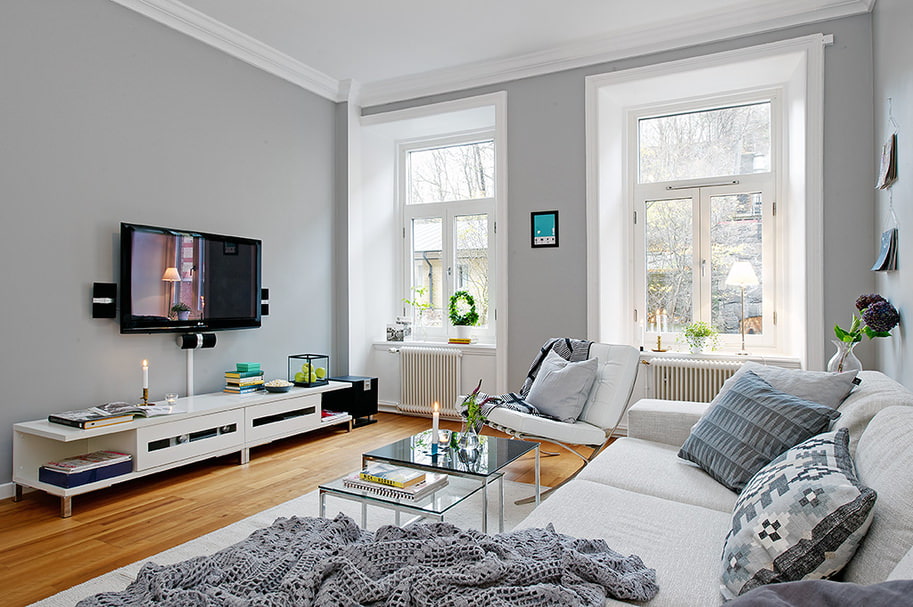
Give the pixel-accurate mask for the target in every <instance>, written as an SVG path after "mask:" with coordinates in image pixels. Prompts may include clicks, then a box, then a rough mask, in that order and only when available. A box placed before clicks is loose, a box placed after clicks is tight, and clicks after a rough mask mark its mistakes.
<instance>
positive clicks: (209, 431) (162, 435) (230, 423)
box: [136, 410, 244, 470]
mask: <svg viewBox="0 0 913 607" xmlns="http://www.w3.org/2000/svg"><path fill="white" fill-rule="evenodd" d="M243 424H244V412H243V410H232V411H222V412H221V413H212V414H209V415H201V416H199V417H193V418H189V419H183V420H176V421H174V422H173V423H163V424H156V425H155V426H151V427H147V428H138V429H137V431H136V470H145V469H147V468H154V467H156V466H162V465H166V464H171V463H173V462H176V461H181V460H185V459H191V458H197V457H200V456H204V455H206V454H208V453H215V452H217V451H222V452H224V451H226V450H231V449H232V448H237V449H238V450H239V451H240V450H241V448H242V446H243V443H244V427H243Z"/></svg>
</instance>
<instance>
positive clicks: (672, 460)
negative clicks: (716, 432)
mask: <svg viewBox="0 0 913 607" xmlns="http://www.w3.org/2000/svg"><path fill="white" fill-rule="evenodd" d="M677 453H678V447H673V446H672V445H665V444H662V443H654V442H651V441H646V440H640V439H636V438H619V439H616V440H615V442H613V443H612V444H611V445H609V446H608V447H606V448H605V450H604V451H603V452H602V453H600V454H599V455H598V456H597V457H596V459H594V460H593V461H592V462H590V464H589V465H588V466H586V467H585V468H584V469H583V470H581V471H580V474H578V475H577V478H579V479H582V480H588V481H592V482H594V483H602V484H603V485H612V486H613V487H618V488H619V489H625V490H627V491H634V492H635V493H644V494H646V495H653V496H656V497H661V498H664V499H671V500H674V501H677V502H682V503H685V504H692V505H694V506H702V507H704V508H710V509H712V510H719V511H720V512H726V513H727V514H729V513H731V512H732V508H733V506H735V500H736V498H738V494H737V493H735V492H734V491H730V490H729V489H727V488H726V487H724V486H723V485H721V484H719V483H718V482H716V481H715V480H713V479H712V478H710V476H709V475H708V474H707V473H706V472H704V471H703V470H701V469H700V468H698V467H697V466H695V465H694V464H692V463H690V462H686V461H683V460H682V459H680V458H679V457H677Z"/></svg>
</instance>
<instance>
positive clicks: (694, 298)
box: [631, 95, 778, 347]
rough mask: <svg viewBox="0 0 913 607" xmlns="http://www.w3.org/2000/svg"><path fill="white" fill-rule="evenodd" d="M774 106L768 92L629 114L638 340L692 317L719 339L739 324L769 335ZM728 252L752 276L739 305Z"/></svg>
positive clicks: (758, 335)
mask: <svg viewBox="0 0 913 607" xmlns="http://www.w3.org/2000/svg"><path fill="white" fill-rule="evenodd" d="M777 112H778V105H777V99H776V97H775V96H772V95H771V96H762V97H760V98H753V99H750V100H740V101H739V102H737V103H732V102H730V103H720V104H712V103H706V102H705V103H704V104H702V106H700V107H694V106H691V107H687V106H686V107H679V108H675V109H674V110H673V111H669V110H666V111H659V112H658V111H655V110H654V111H653V112H649V111H647V112H640V113H638V114H636V115H634V116H632V123H631V128H632V130H633V133H632V135H633V137H632V140H633V141H636V142H637V143H636V166H637V179H636V183H635V186H634V210H635V219H634V221H635V230H634V246H635V259H636V260H637V263H636V264H635V271H634V277H635V293H634V296H635V308H636V314H637V320H638V323H639V325H640V327H641V330H642V333H643V335H644V341H645V342H646V343H648V344H649V343H656V338H657V337H658V336H660V335H664V334H665V335H666V337H671V336H674V334H676V333H679V332H680V331H681V330H682V329H683V328H684V327H685V326H686V325H687V324H689V323H691V322H694V321H699V320H700V321H705V322H708V323H710V324H711V325H713V326H714V327H715V328H716V329H717V330H718V331H719V332H720V334H721V338H722V342H723V345H724V346H736V345H737V343H738V340H737V336H738V335H739V334H740V333H741V331H742V329H743V328H744V329H745V333H746V335H748V336H750V337H749V338H748V339H749V340H750V342H751V343H752V344H753V345H754V346H755V347H761V346H774V345H776V344H775V331H774V330H773V325H774V323H775V321H776V319H775V314H774V311H775V293H774V283H775V280H774V276H775V271H776V262H777V260H776V232H775V221H774V213H775V201H774V192H775V191H776V189H775V183H776V182H775V179H776V176H775V172H774V171H773V167H774V166H776V162H775V158H774V156H775V153H776V149H777V146H776V144H777V142H776V140H775V139H776V138H775V133H776V132H777V130H776V128H775V124H776V121H777ZM737 261H742V262H748V265H749V266H750V268H751V270H752V272H753V273H754V276H755V278H756V284H749V285H748V286H745V287H744V289H745V291H744V297H745V300H744V303H745V311H744V315H743V313H742V306H741V304H742V300H741V296H742V291H741V289H742V287H740V286H739V285H737V284H734V281H733V279H732V278H731V277H730V270H731V269H732V267H733V264H734V263H735V262H737ZM740 266H741V268H742V269H744V268H745V264H740ZM727 279H728V280H727ZM749 282H753V281H749Z"/></svg>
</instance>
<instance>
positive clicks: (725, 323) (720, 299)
mask: <svg viewBox="0 0 913 607" xmlns="http://www.w3.org/2000/svg"><path fill="white" fill-rule="evenodd" d="M762 200H763V198H762V195H761V192H747V193H741V194H729V195H721V196H710V216H711V225H710V251H711V252H710V259H711V265H710V274H711V277H712V279H711V285H712V287H711V288H712V292H711V295H710V297H711V312H710V317H711V323H712V324H713V325H714V326H715V327H716V329H717V331H719V332H720V333H732V334H737V333H741V325H740V323H741V322H744V323H745V333H746V334H748V335H754V334H758V335H759V334H762V333H763V332H764V331H763V329H764V323H763V319H764V315H763V311H764V301H763V295H764V284H763V280H762V277H763V276H764V272H763V269H764V255H763V253H764V247H763V227H764V221H763V216H762V214H761V209H762V205H761V201H762ZM735 261H747V262H749V263H750V264H751V267H752V269H753V270H754V272H755V275H756V276H757V278H758V285H757V286H754V287H746V288H745V318H744V319H743V318H742V317H741V313H742V308H741V291H740V289H739V288H736V287H732V286H730V285H727V284H726V278H727V276H728V273H729V269H730V268H731V267H732V264H733V262H735Z"/></svg>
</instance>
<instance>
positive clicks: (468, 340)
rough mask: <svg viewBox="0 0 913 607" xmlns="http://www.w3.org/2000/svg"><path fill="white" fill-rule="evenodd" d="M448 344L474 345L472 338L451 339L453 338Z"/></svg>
mask: <svg viewBox="0 0 913 607" xmlns="http://www.w3.org/2000/svg"><path fill="white" fill-rule="evenodd" d="M447 343H451V344H471V343H472V338H471V337H451V338H450V339H449V340H448V341H447Z"/></svg>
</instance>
